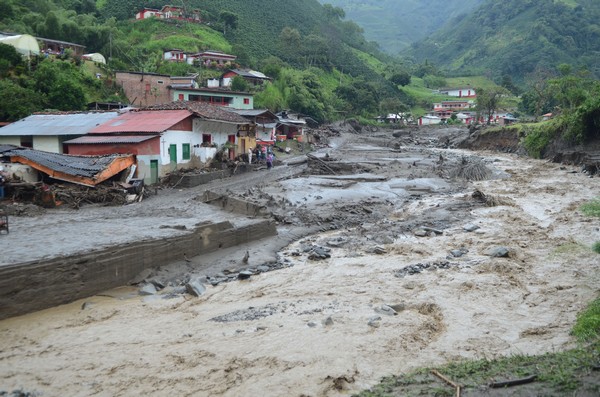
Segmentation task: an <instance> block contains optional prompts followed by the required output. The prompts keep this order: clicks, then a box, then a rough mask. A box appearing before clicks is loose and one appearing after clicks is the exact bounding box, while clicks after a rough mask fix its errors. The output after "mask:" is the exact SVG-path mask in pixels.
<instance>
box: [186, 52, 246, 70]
mask: <svg viewBox="0 0 600 397" xmlns="http://www.w3.org/2000/svg"><path fill="white" fill-rule="evenodd" d="M236 59H237V56H235V55H230V54H225V53H224V52H220V51H203V52H198V53H195V54H187V63H189V64H190V65H193V64H198V65H201V66H206V67H213V66H214V67H217V68H224V67H226V66H229V65H231V64H232V63H233V62H235V60H236Z"/></svg>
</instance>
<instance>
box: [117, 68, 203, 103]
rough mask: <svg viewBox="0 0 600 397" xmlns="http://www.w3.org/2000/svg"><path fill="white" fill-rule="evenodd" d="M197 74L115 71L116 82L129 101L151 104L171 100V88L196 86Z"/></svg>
mask: <svg viewBox="0 0 600 397" xmlns="http://www.w3.org/2000/svg"><path fill="white" fill-rule="evenodd" d="M197 77H198V75H196V74H193V75H189V76H169V75H165V74H157V73H142V72H124V71H119V72H116V74H115V78H116V82H117V83H118V84H119V85H120V86H121V87H122V88H123V92H124V93H125V96H126V97H127V99H128V100H129V103H130V104H131V105H134V106H140V107H145V106H151V105H157V104H161V103H167V102H171V101H173V95H174V94H173V93H172V92H171V91H172V90H173V89H181V88H190V89H193V88H198V83H197V82H196V78H197Z"/></svg>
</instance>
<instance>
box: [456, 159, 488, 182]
mask: <svg viewBox="0 0 600 397" xmlns="http://www.w3.org/2000/svg"><path fill="white" fill-rule="evenodd" d="M491 175H492V171H490V169H489V168H488V167H487V166H486V165H485V164H484V163H483V161H481V160H480V159H471V160H469V159H467V158H466V157H463V158H462V160H461V161H460V163H459V164H458V165H457V166H456V167H455V168H454V169H452V170H451V171H450V177H452V178H462V179H465V180H467V181H483V180H485V179H488V178H489V177H490V176H491Z"/></svg>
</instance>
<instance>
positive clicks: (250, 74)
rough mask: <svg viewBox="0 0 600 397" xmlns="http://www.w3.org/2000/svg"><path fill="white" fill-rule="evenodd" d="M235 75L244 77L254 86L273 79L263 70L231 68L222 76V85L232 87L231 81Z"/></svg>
mask: <svg viewBox="0 0 600 397" xmlns="http://www.w3.org/2000/svg"><path fill="white" fill-rule="evenodd" d="M235 76H239V77H242V78H243V79H244V80H246V81H247V82H248V83H249V84H251V85H253V86H258V85H262V84H264V83H265V82H266V81H271V80H272V79H271V78H270V77H267V76H265V75H264V74H263V73H261V72H257V71H256V70H250V69H231V70H229V71H227V72H225V73H223V75H222V76H221V86H222V87H231V83H232V82H233V78H234V77H235Z"/></svg>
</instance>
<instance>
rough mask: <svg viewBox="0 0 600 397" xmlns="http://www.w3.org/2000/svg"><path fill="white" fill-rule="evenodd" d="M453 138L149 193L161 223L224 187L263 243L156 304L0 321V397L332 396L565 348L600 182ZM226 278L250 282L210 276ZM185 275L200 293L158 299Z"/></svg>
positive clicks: (122, 303)
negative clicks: (455, 364)
mask: <svg viewBox="0 0 600 397" xmlns="http://www.w3.org/2000/svg"><path fill="white" fill-rule="evenodd" d="M464 134H465V131H463V130H458V129H433V130H414V131H412V132H411V131H403V132H397V133H396V134H394V135H395V136H394V135H392V134H391V133H390V132H366V131H365V132H363V133H362V134H346V133H342V134H340V135H339V136H333V137H332V138H331V141H330V144H329V147H326V148H324V149H322V150H320V151H318V152H316V153H314V156H311V157H310V158H309V160H308V163H307V164H304V163H301V164H299V165H279V166H277V167H275V169H274V170H271V171H267V170H257V171H255V172H253V173H252V174H250V175H246V176H244V177H242V178H240V179H238V180H236V181H235V182H236V183H233V180H232V181H229V182H226V184H225V185H223V184H221V185H211V186H208V187H203V188H198V189H190V190H188V191H173V192H170V193H169V192H163V194H162V197H163V198H160V197H161V194H159V195H158V196H156V197H154V198H151V199H150V200H148V203H152V200H156V201H155V203H159V202H170V206H171V207H172V208H173V209H174V210H177V211H181V213H180V212H177V213H178V214H180V216H181V218H173V219H172V220H171V221H172V222H171V223H172V224H178V223H184V222H186V221H185V219H186V218H189V217H190V216H192V215H190V214H195V213H197V212H202V213H206V212H207V211H209V212H210V214H211V216H212V217H220V216H222V214H221V213H220V211H219V210H218V209H217V208H216V207H211V206H208V205H206V204H202V206H201V207H200V208H201V210H200V209H198V207H196V206H197V205H199V204H196V203H197V202H198V200H196V197H197V196H199V195H200V194H201V193H202V189H210V190H213V191H216V192H220V193H226V194H227V195H229V196H231V197H236V198H243V199H246V200H248V201H253V202H256V203H260V204H262V205H264V206H265V207H266V208H267V209H268V212H270V213H271V214H272V216H273V217H274V219H276V220H277V222H278V230H279V233H280V235H279V236H278V237H277V238H274V239H270V240H265V241H260V242H258V243H256V244H252V245H247V246H243V247H239V248H238V249H230V250H227V251H223V252H218V253H215V254H211V255H207V256H204V257H197V258H190V261H189V262H187V263H185V264H183V263H174V264H172V265H170V266H165V267H163V268H161V269H159V270H156V271H154V272H153V273H152V274H149V275H148V277H154V278H155V279H156V278H159V279H162V280H163V281H164V283H165V284H167V288H165V289H164V290H163V291H160V292H159V293H157V294H155V295H145V296H141V295H139V294H138V292H139V286H127V287H123V288H119V289H116V290H113V291H107V292H106V293H105V294H101V295H99V296H94V297H90V298H88V299H85V300H81V301H77V302H74V303H72V304H69V305H64V306H61V307H57V308H52V309H48V310H44V311H41V312H37V313H33V314H29V315H25V316H21V317H18V318H12V319H8V320H4V321H1V322H0V391H3V390H4V391H12V390H23V391H26V392H36V393H39V395H44V396H46V395H47V396H54V395H98V396H115V395H141V394H144V395H156V396H162V395H166V394H169V395H189V396H215V395H222V396H250V395H264V396H281V395H290V396H342V395H350V394H352V393H353V392H357V391H359V390H363V389H365V388H368V387H369V386H371V385H373V384H375V383H376V382H377V381H378V380H379V379H380V378H381V377H383V376H385V375H389V374H397V373H400V372H403V371H408V370H410V369H414V368H417V367H420V366H429V365H437V364H441V363H445V362H448V361H451V360H457V359H461V358H484V357H485V358H493V357H497V356H505V355H511V354H517V353H518V354H539V353H544V352H549V351H559V350H562V349H566V348H569V347H571V346H572V344H573V343H574V341H573V338H572V337H571V336H570V335H569V330H570V328H571V326H572V324H573V322H574V320H575V317H576V315H577V313H578V311H580V310H581V309H582V308H584V307H585V306H586V304H587V303H588V302H589V301H591V300H592V299H593V298H595V297H596V296H597V294H598V290H599V287H598V286H599V285H600V271H599V270H600V258H599V256H598V254H595V253H594V252H593V251H592V250H591V249H590V246H591V245H592V244H593V243H594V242H595V241H598V240H600V230H599V225H598V224H597V222H595V221H594V220H593V219H590V218H587V217H585V216H584V215H582V214H581V212H580V211H579V207H580V205H581V204H582V203H584V202H586V201H588V200H591V199H593V198H594V197H596V196H597V195H598V192H599V191H600V190H599V188H600V179H598V178H590V177H589V176H588V175H586V174H583V173H581V172H579V170H580V169H579V168H576V167H571V166H562V165H560V164H555V163H549V162H546V161H539V160H531V159H528V158H525V157H520V156H518V155H516V154H507V153H497V152H469V151H466V150H459V149H453V147H455V146H456V144H455V143H456V142H458V141H459V140H461V139H462V138H461V137H463V138H464ZM296 160H297V159H296ZM291 163H292V161H290V164H291ZM293 163H298V161H293ZM481 178H483V179H481ZM473 179H476V180H473ZM478 179H481V180H478ZM169 194H172V196H170V198H169V199H168V200H167V199H166V198H165V197H168V195H169ZM142 204H143V203H142ZM147 205H149V204H147ZM140 208H146V207H142V206H140ZM147 208H150V207H147ZM167 208H168V207H167ZM102 210H103V209H102V208H98V207H94V208H90V209H89V212H91V213H94V214H96V215H95V216H98V217H99V218H100V215H99V213H101V212H102ZM81 211H82V212H79V213H77V215H75V216H74V218H78V217H84V215H81V214H85V213H86V211H87V210H86V209H85V208H84V209H82V210H81ZM107 211H113V209H107ZM122 211H127V212H130V211H131V213H132V214H134V213H135V207H130V208H128V209H126V210H122ZM144 211H145V212H143V213H144V216H143V217H140V219H141V218H150V219H152V214H151V213H150V210H149V209H148V210H144ZM185 211H189V212H187V213H186V212H185ZM107 213H108V212H107ZM44 216H50V217H52V216H54V214H50V215H48V214H46V215H44ZM44 216H41V217H40V218H37V219H39V220H43V219H44ZM193 216H195V215H193ZM227 216H229V217H233V214H228V215H227ZM234 218H235V217H234ZM66 219H67V220H68V219H69V217H66ZM165 222H166V220H164V219H161V218H159V219H158V221H157V223H158V224H162V223H165ZM189 222H190V224H193V221H192V220H190V221H189ZM70 225H71V226H70V227H71V228H75V227H74V226H72V224H70ZM81 225H86V227H88V228H91V227H93V225H94V222H92V221H90V222H88V223H85V222H84V223H82V224H81ZM56 227H57V228H58V229H56V230H60V226H56ZM18 230H19V229H17V231H18ZM162 230H165V229H162ZM167 230H172V229H167ZM309 231H311V233H309V234H307V233H308V232H309ZM177 232H185V231H177ZM132 233H133V232H132ZM12 236H13V233H11V238H12ZM18 241H21V240H18ZM22 241H23V244H25V243H26V239H23V240H22ZM27 243H29V242H27ZM43 248H44V247H43V245H40V250H43ZM246 252H247V253H248V255H245V253H246ZM190 263H191V264H192V265H190ZM194 263H201V264H202V265H206V264H207V263H209V264H211V265H212V266H211V267H209V268H208V269H206V270H202V271H200V270H196V269H194V267H193V264H194ZM274 264H275V265H277V266H274ZM267 265H269V266H270V267H269V266H267ZM261 268H262V269H264V271H261V270H260V269H261ZM240 269H249V271H250V273H253V275H252V276H250V277H249V278H248V279H245V280H237V279H235V280H232V279H231V278H228V277H227V275H228V274H232V273H234V274H235V272H237V271H239V270H240ZM273 269H277V270H276V271H273ZM267 270H269V271H267ZM186 277H187V278H190V277H200V278H202V277H204V280H206V281H207V283H206V292H205V293H204V294H203V295H201V296H200V297H192V296H191V295H188V294H185V293H177V289H176V288H175V287H176V286H169V285H168V280H173V279H181V278H186ZM215 277H216V278H217V279H218V280H219V282H217V283H214V284H215V285H214V286H213V285H211V284H210V283H209V282H208V281H210V280H211V279H212V280H214V279H215ZM227 280H229V281H227ZM225 281H227V282H225Z"/></svg>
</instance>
